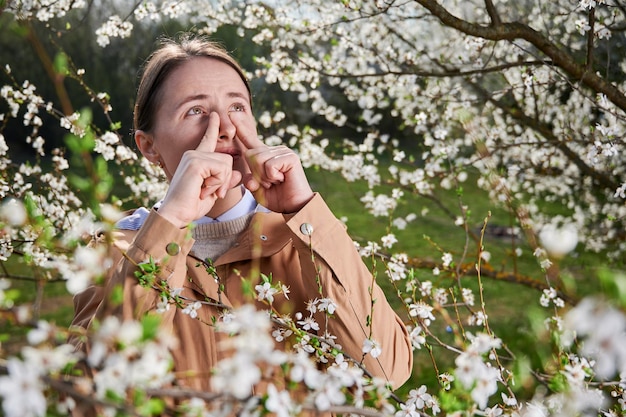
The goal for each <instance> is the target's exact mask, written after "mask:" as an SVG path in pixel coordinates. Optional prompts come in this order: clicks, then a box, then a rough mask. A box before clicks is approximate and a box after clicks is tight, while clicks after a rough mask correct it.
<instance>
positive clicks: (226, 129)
mask: <svg viewBox="0 0 626 417" xmlns="http://www.w3.org/2000/svg"><path fill="white" fill-rule="evenodd" d="M236 132H237V128H236V127H235V125H234V124H233V122H232V121H231V120H230V117H228V112H226V111H225V112H220V131H219V139H220V140H233V139H234V138H235V134H236Z"/></svg>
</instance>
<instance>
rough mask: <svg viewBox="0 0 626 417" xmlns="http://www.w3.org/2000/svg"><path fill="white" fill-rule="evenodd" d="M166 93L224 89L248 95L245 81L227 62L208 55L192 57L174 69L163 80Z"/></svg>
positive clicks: (230, 92) (229, 92)
mask: <svg viewBox="0 0 626 417" xmlns="http://www.w3.org/2000/svg"><path fill="white" fill-rule="evenodd" d="M164 87H165V89H166V90H169V91H168V94H174V95H178V94H189V93H190V92H194V91H196V92H200V91H199V90H203V91H202V92H204V93H208V92H210V91H215V92H220V91H224V92H226V93H228V94H232V93H235V92H239V93H240V94H243V93H244V92H245V96H246V97H249V94H248V88H247V86H246V83H245V82H244V80H243V79H242V78H241V75H240V74H239V73H238V72H237V71H236V70H235V69H234V68H233V67H231V66H230V65H229V64H227V63H225V62H223V61H221V60H219V59H216V58H209V57H193V58H191V59H189V60H187V61H185V62H184V63H182V64H181V65H179V66H178V67H177V68H176V69H174V70H173V71H172V72H171V73H170V74H169V76H168V77H167V79H166V80H165V82H164Z"/></svg>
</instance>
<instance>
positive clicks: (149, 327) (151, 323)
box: [141, 314, 161, 340]
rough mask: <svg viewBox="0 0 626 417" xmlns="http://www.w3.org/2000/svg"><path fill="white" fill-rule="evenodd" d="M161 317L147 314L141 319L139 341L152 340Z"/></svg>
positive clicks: (157, 329)
mask: <svg viewBox="0 0 626 417" xmlns="http://www.w3.org/2000/svg"><path fill="white" fill-rule="evenodd" d="M160 324H161V317H160V316H157V315H155V314H148V315H146V316H144V317H143V318H142V319H141V328H142V330H143V332H142V335H141V340H154V339H155V338H156V335H157V333H158V331H159V325H160Z"/></svg>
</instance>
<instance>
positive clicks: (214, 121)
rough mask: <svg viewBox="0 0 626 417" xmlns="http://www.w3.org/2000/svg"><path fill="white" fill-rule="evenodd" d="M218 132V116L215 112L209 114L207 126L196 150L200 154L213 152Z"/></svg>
mask: <svg viewBox="0 0 626 417" xmlns="http://www.w3.org/2000/svg"><path fill="white" fill-rule="evenodd" d="M219 131H220V116H219V115H218V114H217V113H215V112H211V114H209V125H208V126H207V128H206V131H205V132H204V136H202V140H200V143H199V144H198V147H197V148H196V150H197V151H201V152H215V148H216V147H217V137H218V136H219Z"/></svg>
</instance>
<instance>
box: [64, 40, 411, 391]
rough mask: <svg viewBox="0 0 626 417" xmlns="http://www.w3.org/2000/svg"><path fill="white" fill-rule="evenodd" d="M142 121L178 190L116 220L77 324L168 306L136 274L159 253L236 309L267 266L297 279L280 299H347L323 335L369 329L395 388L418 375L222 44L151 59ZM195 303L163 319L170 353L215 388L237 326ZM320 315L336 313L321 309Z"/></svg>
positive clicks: (349, 248)
mask: <svg viewBox="0 0 626 417" xmlns="http://www.w3.org/2000/svg"><path fill="white" fill-rule="evenodd" d="M134 124H135V129H136V130H135V141H136V144H137V146H138V148H139V150H140V151H141V153H142V154H143V155H144V156H145V157H146V158H147V159H148V160H150V161H151V162H152V163H154V164H157V165H159V166H160V167H161V168H162V169H163V171H164V172H165V174H166V176H167V178H168V180H169V188H168V191H167V194H166V196H165V198H164V199H163V200H162V201H161V202H160V203H159V204H158V205H157V206H155V208H152V209H151V210H147V209H143V208H142V209H138V210H135V211H134V212H133V213H132V214H130V215H129V216H127V217H125V218H124V219H122V220H121V221H120V222H119V223H118V225H117V226H118V229H119V230H117V231H116V232H115V241H114V244H113V252H114V257H115V259H116V262H117V263H116V264H115V266H114V267H113V268H111V271H110V273H109V274H108V276H107V279H106V283H105V285H104V286H103V287H98V286H93V287H90V288H88V289H87V290H86V291H85V292H84V293H81V294H79V295H77V296H76V297H75V312H76V313H75V319H74V324H75V325H79V326H83V327H88V326H89V325H90V323H91V322H92V321H93V319H94V317H95V318H96V319H99V318H102V317H104V316H106V315H110V314H114V315H118V316H119V317H121V318H124V319H137V318H140V317H141V316H143V315H144V314H147V313H149V312H153V311H155V310H157V309H158V306H159V303H160V302H162V294H161V292H160V291H157V290H155V289H153V288H151V287H150V286H145V285H141V284H140V280H138V279H137V277H136V275H135V273H136V271H137V269H138V268H137V265H138V264H140V263H141V262H144V261H146V260H147V259H152V260H155V262H156V263H158V264H159V268H160V269H159V272H158V281H159V282H160V281H161V280H162V281H164V282H166V283H167V286H168V287H169V288H170V289H177V288H182V293H181V296H184V297H185V299H186V300H207V299H208V300H213V301H215V303H214V304H220V303H221V304H224V305H226V306H230V307H239V306H241V305H243V304H246V303H250V302H251V300H250V297H246V296H245V295H244V293H245V291H244V288H243V286H245V284H247V283H250V281H252V288H254V284H255V283H257V281H258V280H259V276H260V274H265V276H271V277H272V281H273V282H280V283H282V284H283V285H284V286H286V287H288V288H289V291H290V292H289V299H287V298H285V297H276V299H275V300H274V302H273V307H275V308H276V309H277V310H278V311H280V312H281V313H283V314H292V315H293V314H296V313H298V312H301V313H302V312H306V306H307V303H308V302H310V301H311V300H314V299H319V298H321V297H326V298H329V299H331V300H332V301H333V302H334V303H335V305H336V311H335V312H334V314H333V316H332V317H331V318H330V319H328V320H327V324H326V326H325V328H324V329H320V333H321V334H320V335H323V334H324V333H323V332H325V331H328V333H329V334H331V335H333V336H336V343H338V344H339V345H341V346H342V347H343V350H344V351H345V352H346V353H347V354H348V355H349V356H351V357H353V358H356V359H357V360H360V359H361V358H362V357H363V353H362V348H363V344H364V341H365V340H366V339H368V338H371V339H373V340H376V341H378V342H379V343H380V344H381V345H382V353H381V354H380V356H378V357H373V355H365V357H364V360H363V365H364V366H365V368H366V369H367V371H368V372H370V373H371V374H372V375H374V376H378V377H381V378H385V379H386V380H387V381H389V383H390V384H392V386H394V387H398V386H400V385H401V384H402V383H403V382H404V381H405V380H406V379H407V378H408V376H409V375H410V372H411V368H412V349H411V344H410V341H409V338H408V335H407V332H406V329H405V327H404V325H403V323H402V321H401V320H400V319H399V318H398V317H397V315H396V314H395V313H394V311H393V310H392V309H391V307H390V306H389V304H388V303H387V301H386V299H385V297H384V294H383V293H382V291H381V289H380V288H379V287H378V286H376V285H375V284H374V283H373V280H372V275H371V273H370V272H369V270H368V268H367V267H366V266H365V265H364V264H363V262H362V260H361V258H360V256H359V254H358V252H357V251H356V250H355V247H354V244H353V242H352V240H351V238H350V237H349V236H348V234H347V233H346V230H345V227H344V225H343V224H342V223H341V222H340V221H338V220H337V219H336V218H335V217H334V216H333V214H332V213H331V211H330V210H329V208H328V207H327V206H326V204H325V203H324V201H323V200H322V197H320V195H318V194H317V193H314V192H313V191H312V190H311V187H310V185H309V183H308V181H307V179H306V176H305V173H304V170H303V168H302V165H301V163H300V161H299V159H298V157H297V155H296V154H295V153H294V152H293V151H291V150H290V149H288V148H286V147H284V146H276V147H270V146H266V145H265V144H263V142H261V141H260V140H259V138H258V136H257V133H256V127H255V119H254V117H253V115H252V112H251V95H250V89H249V86H248V83H247V80H246V78H245V75H244V73H243V71H242V70H241V69H240V67H239V65H238V64H237V63H236V62H235V61H234V60H233V59H232V58H231V57H230V56H229V55H228V54H227V53H226V52H225V51H224V50H223V49H221V48H220V47H218V46H216V45H215V44H213V43H211V42H208V41H206V40H202V39H199V38H190V37H187V38H184V39H183V40H182V41H181V42H180V43H176V42H174V41H167V42H165V43H164V44H163V45H162V47H161V48H159V49H158V50H157V51H156V52H154V53H153V55H152V56H151V57H150V59H149V60H148V62H147V65H146V67H145V69H144V73H143V77H142V79H141V82H140V85H139V89H138V94H137V102H136V105H135V115H134ZM190 224H193V227H192V228H189V227H188V226H189V225H190ZM190 229H191V235H192V237H190V236H189V234H190V232H189V231H190ZM312 255H313V256H312ZM244 281H246V282H244ZM372 285H373V288H372ZM120 286H121V287H122V288H123V302H122V303H121V304H113V303H112V302H110V297H109V295H110V294H112V293H113V291H115V288H116V287H120ZM370 292H371V293H370ZM372 300H375V301H376V302H375V308H374V311H372V305H373V302H372ZM252 302H258V303H260V301H258V300H257V301H252ZM196 313H197V314H198V317H197V319H193V318H191V316H190V315H189V314H184V313H183V311H182V309H180V308H170V309H168V310H167V311H165V312H163V313H162V325H163V326H165V327H166V328H168V329H170V330H171V331H172V332H173V333H174V334H175V335H176V336H177V337H178V338H179V340H180V341H181V342H180V343H179V347H178V348H177V349H176V350H175V351H174V352H172V353H173V356H174V366H175V369H176V371H179V372H178V375H185V376H184V377H181V381H180V382H181V383H183V384H185V385H187V386H189V387H192V388H195V389H200V390H205V391H206V390H210V389H211V383H210V377H209V374H210V371H211V369H212V368H213V367H214V366H215V365H216V363H217V362H218V361H219V360H220V359H221V358H222V357H223V356H224V355H226V354H227V353H224V352H221V351H220V349H219V346H218V345H220V343H219V341H220V340H221V339H222V338H225V337H226V336H224V335H223V334H221V333H218V332H215V331H214V328H213V327H212V326H210V325H207V324H206V323H211V322H212V320H213V319H216V318H217V319H218V318H219V317H220V313H221V311H220V309H219V308H217V307H212V306H210V305H205V306H203V307H202V308H200V309H199V310H197V312H196ZM370 318H371V323H369V321H370ZM317 321H318V323H325V320H324V317H322V316H320V313H319V312H318V320H317Z"/></svg>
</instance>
